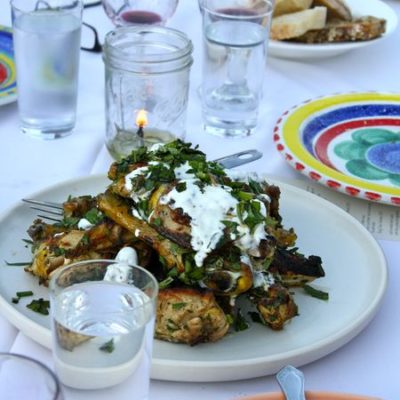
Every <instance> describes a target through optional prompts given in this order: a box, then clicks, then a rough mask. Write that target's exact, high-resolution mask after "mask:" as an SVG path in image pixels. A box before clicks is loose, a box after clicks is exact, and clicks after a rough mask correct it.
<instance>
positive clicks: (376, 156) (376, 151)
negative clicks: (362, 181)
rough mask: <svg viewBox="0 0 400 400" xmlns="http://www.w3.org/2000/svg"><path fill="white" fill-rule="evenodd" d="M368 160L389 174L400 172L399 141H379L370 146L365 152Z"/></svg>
mask: <svg viewBox="0 0 400 400" xmlns="http://www.w3.org/2000/svg"><path fill="white" fill-rule="evenodd" d="M366 158H367V160H368V162H369V163H370V164H372V165H374V166H375V167H377V168H379V169H382V170H384V171H386V172H389V173H391V174H400V143H399V142H395V143H379V144H376V145H375V146H372V147H371V148H370V149H369V150H368V152H367V154H366Z"/></svg>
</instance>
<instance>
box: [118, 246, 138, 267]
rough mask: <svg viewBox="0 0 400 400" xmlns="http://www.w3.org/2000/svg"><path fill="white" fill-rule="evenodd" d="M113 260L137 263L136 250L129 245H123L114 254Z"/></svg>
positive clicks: (121, 262) (131, 263)
mask: <svg viewBox="0 0 400 400" xmlns="http://www.w3.org/2000/svg"><path fill="white" fill-rule="evenodd" d="M115 261H118V262H119V263H120V264H128V265H137V264H138V256H137V253H136V250H135V249H133V248H132V247H129V246H126V247H123V248H122V249H121V250H120V251H119V252H118V254H117V255H116V257H115Z"/></svg>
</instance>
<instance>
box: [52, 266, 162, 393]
mask: <svg viewBox="0 0 400 400" xmlns="http://www.w3.org/2000/svg"><path fill="white" fill-rule="evenodd" d="M157 294H158V283H157V281H156V279H155V278H154V277H153V275H152V274H150V272H148V271H147V270H145V269H143V268H141V267H139V266H136V265H128V264H126V263H121V262H117V261H115V260H88V261H81V262H77V263H74V264H71V265H69V266H66V267H63V268H60V269H57V270H56V271H55V272H54V274H53V275H52V277H51V280H50V301H51V316H52V338H53V356H54V361H55V368H56V371H57V375H58V377H59V379H60V381H61V382H62V383H63V384H65V385H67V386H70V387H73V388H77V389H101V388H105V387H109V386H113V385H116V384H119V383H121V382H122V381H124V380H125V379H127V378H130V379H132V380H133V384H134V386H135V391H134V392H133V393H132V396H131V397H130V398H131V400H143V399H147V398H148V391H149V382H150V367H151V354H152V344H153V335H154V320H155V305H156V300H157Z"/></svg>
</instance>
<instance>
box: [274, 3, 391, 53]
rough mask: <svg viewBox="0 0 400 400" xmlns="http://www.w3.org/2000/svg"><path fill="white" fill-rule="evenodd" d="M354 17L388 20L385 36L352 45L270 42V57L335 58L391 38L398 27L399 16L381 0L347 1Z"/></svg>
mask: <svg viewBox="0 0 400 400" xmlns="http://www.w3.org/2000/svg"><path fill="white" fill-rule="evenodd" d="M346 2H347V4H348V5H349V7H350V8H351V11H352V13H353V16H354V17H361V16H365V15H372V16H374V17H378V18H384V19H386V32H385V34H384V35H383V36H382V37H380V38H378V39H375V40H369V41H364V42H352V43H328V44H301V43H290V42H284V41H277V40H270V41H269V46H268V55H269V56H271V57H277V58H289V59H316V58H326V57H334V56H337V55H339V54H342V53H346V52H348V51H351V50H355V49H359V48H361V47H364V46H370V45H373V44H376V43H377V42H380V41H382V40H383V39H385V38H387V37H388V36H390V35H391V34H392V33H393V32H394V31H395V29H396V27H397V15H396V13H395V12H394V10H393V9H392V8H391V7H390V6H389V5H387V4H385V3H384V2H383V1H381V0H368V1H366V0H346Z"/></svg>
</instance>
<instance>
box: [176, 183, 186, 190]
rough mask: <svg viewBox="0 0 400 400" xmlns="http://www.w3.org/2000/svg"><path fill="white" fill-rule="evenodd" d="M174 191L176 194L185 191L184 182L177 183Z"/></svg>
mask: <svg viewBox="0 0 400 400" xmlns="http://www.w3.org/2000/svg"><path fill="white" fill-rule="evenodd" d="M175 189H176V191H177V192H184V191H185V190H186V182H179V183H178V184H177V185H176V186H175Z"/></svg>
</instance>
